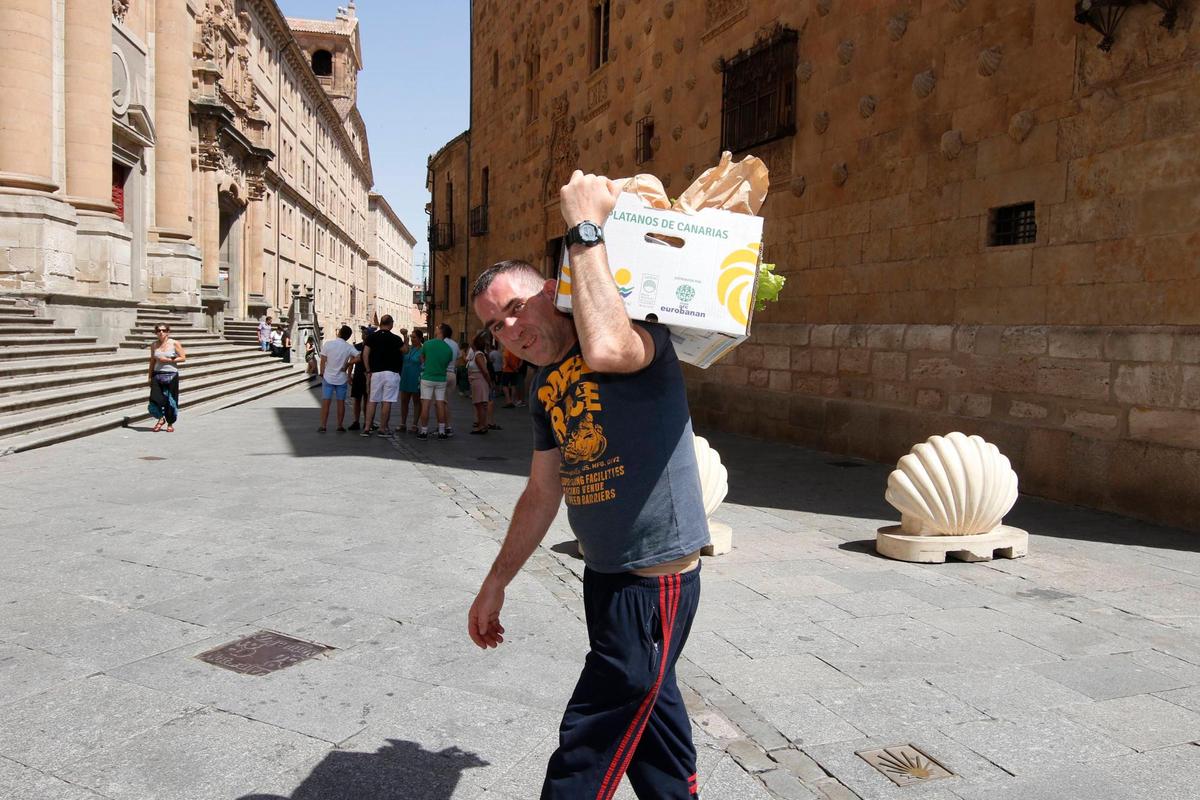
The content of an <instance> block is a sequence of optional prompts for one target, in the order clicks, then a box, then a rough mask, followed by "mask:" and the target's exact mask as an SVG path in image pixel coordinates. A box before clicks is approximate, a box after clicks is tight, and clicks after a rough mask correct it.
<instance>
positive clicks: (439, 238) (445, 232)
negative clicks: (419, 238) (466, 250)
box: [429, 222, 454, 250]
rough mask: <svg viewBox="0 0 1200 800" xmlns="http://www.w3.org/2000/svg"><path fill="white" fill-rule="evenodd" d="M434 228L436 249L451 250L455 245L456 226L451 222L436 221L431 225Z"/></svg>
mask: <svg viewBox="0 0 1200 800" xmlns="http://www.w3.org/2000/svg"><path fill="white" fill-rule="evenodd" d="M429 227H430V228H431V229H432V231H431V232H432V233H433V236H431V237H430V239H431V240H432V241H433V249H434V250H449V249H450V248H451V247H454V226H453V225H451V224H450V223H449V222H435V223H433V224H432V225H430V226H429Z"/></svg>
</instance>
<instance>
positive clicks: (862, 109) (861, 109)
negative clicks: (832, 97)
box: [858, 94, 875, 119]
mask: <svg viewBox="0 0 1200 800" xmlns="http://www.w3.org/2000/svg"><path fill="white" fill-rule="evenodd" d="M858 113H859V114H862V116H863V119H866V118H867V117H869V116H871V115H872V114H874V113H875V96H874V95H871V94H866V95H863V96H862V97H860V98H859V100H858Z"/></svg>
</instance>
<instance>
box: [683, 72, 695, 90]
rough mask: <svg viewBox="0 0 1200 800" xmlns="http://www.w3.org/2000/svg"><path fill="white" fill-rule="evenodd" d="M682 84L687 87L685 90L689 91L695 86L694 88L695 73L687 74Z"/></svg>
mask: <svg viewBox="0 0 1200 800" xmlns="http://www.w3.org/2000/svg"><path fill="white" fill-rule="evenodd" d="M683 85H684V86H686V87H687V90H688V91H689V92H690V91H691V90H692V89H695V88H696V76H695V75H688V76H687V80H685V81H684V82H683Z"/></svg>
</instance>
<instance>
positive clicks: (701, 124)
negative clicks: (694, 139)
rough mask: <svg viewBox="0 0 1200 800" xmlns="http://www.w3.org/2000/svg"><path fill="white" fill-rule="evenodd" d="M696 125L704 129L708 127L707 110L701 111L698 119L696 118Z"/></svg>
mask: <svg viewBox="0 0 1200 800" xmlns="http://www.w3.org/2000/svg"><path fill="white" fill-rule="evenodd" d="M696 127H698V128H699V129H700V130H704V129H705V128H707V127H708V112H707V111H705V112H704V113H702V114H701V115H700V119H698V120H696Z"/></svg>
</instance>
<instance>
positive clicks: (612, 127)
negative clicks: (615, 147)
mask: <svg viewBox="0 0 1200 800" xmlns="http://www.w3.org/2000/svg"><path fill="white" fill-rule="evenodd" d="M608 132H609V133H610V134H614V133H616V132H617V121H616V120H615V119H614V120H613V121H612V122H610V123H608Z"/></svg>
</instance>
